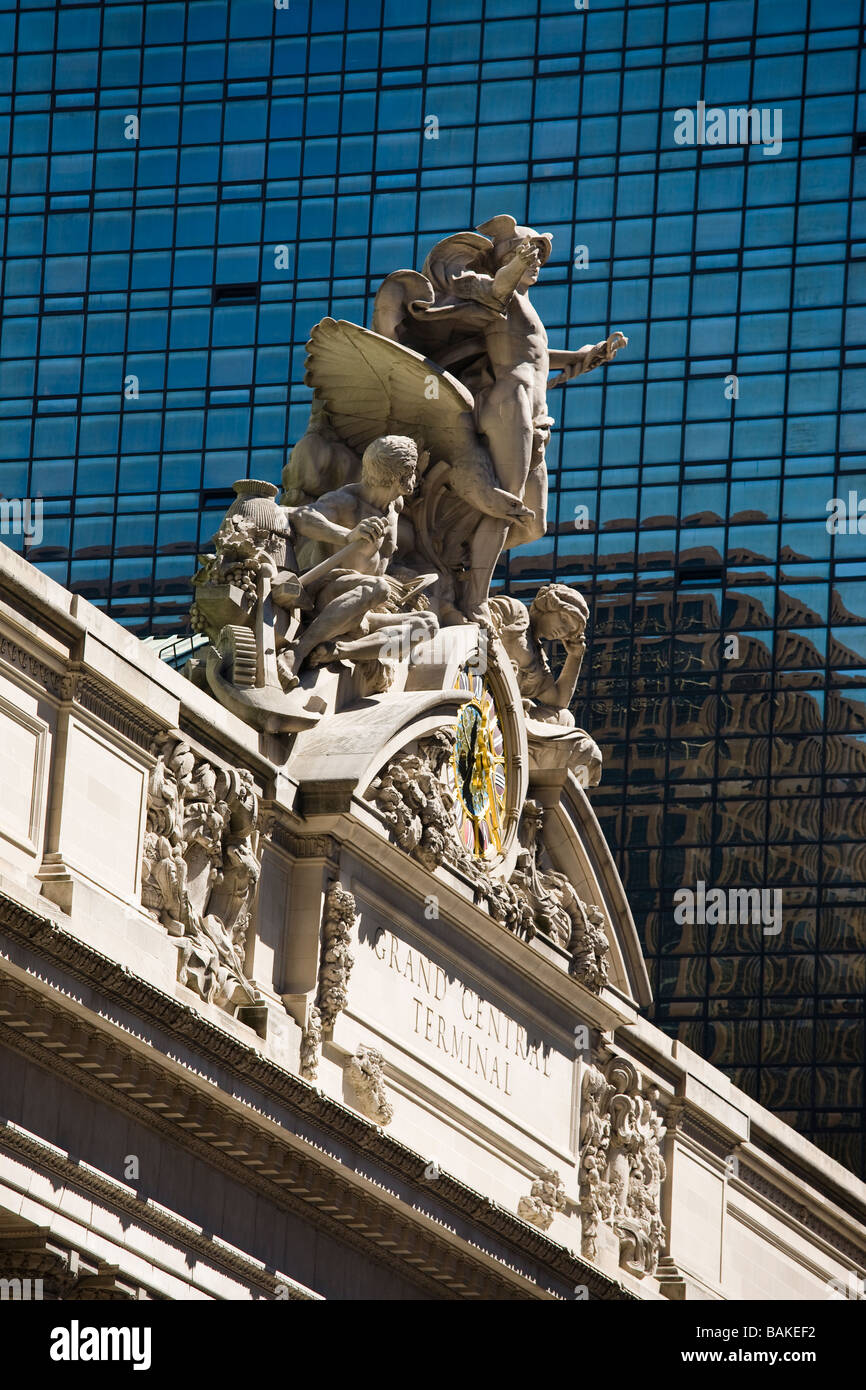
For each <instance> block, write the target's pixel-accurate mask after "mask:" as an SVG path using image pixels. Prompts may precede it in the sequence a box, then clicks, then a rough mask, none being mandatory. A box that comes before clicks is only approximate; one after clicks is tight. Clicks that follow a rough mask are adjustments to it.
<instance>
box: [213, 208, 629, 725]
mask: <svg viewBox="0 0 866 1390" xmlns="http://www.w3.org/2000/svg"><path fill="white" fill-rule="evenodd" d="M550 249H551V237H550V236H549V235H548V234H547V233H538V232H535V231H533V230H532V229H531V228H529V227H519V226H517V225H516V223H515V221H514V218H512V217H510V216H506V215H501V216H498V217H494V218H493V219H492V220H491V221H489V222H486V223H484V225H483V226H481V227H479V228H478V230H477V231H475V232H459V233H457V234H456V235H454V236H450V237H447V238H445V239H444V240H443V241H440V242H439V243H438V244H437V245H436V246H435V247H434V248H433V250H432V251H431V252H430V254H429V255H428V257H427V259H426V260H425V262H424V266H423V269H422V271H421V272H420V273H419V272H417V271H414V270H398V271H395V272H393V273H392V274H390V275H388V276H387V277H386V279H385V281H384V283H383V284H382V286H381V288H380V289H379V292H378V294H377V296H376V300H375V307H374V313H373V322H372V328H371V329H367V328H363V327H360V326H359V325H357V324H353V323H348V322H344V321H340V322H337V321H335V320H334V319H329V318H326V319H323V320H322V321H321V322H320V323H319V324H317V325H316V327H315V328H314V329H313V331H312V333H311V335H310V340H309V343H308V352H307V367H306V376H305V380H306V382H307V384H308V385H310V386H311V387H312V388H313V402H312V409H311V414H310V422H309V425H308V428H307V431H306V433H305V434H304V436H303V437H302V438H301V439H300V441H299V442H298V443H297V444H296V446H295V448H294V449H293V450H292V453H291V455H290V457H289V460H288V463H287V464H286V467H285V469H284V471H283V479H282V483H283V492H282V498H281V499H280V500H278V495H277V489H276V487H275V486H274V485H273V484H270V483H267V482H260V481H257V480H249V479H247V480H243V481H241V482H238V483H237V484H235V492H236V494H237V497H236V501H235V502H234V504H233V505H232V507H231V508H230V510H229V512H228V514H227V516H226V518H225V520H224V522H223V523H222V525H221V526H220V528H219V530H218V532H217V534H216V536H215V537H214V554H212V555H208V556H203V557H202V559H201V565H200V568H199V571H198V573H197V574H196V576H195V578H194V581H193V582H194V586H195V603H194V605H193V610H192V622H193V627H194V629H195V630H197V631H198V632H201V633H204V634H206V636H207V637H208V639H209V644H210V645H209V649H208V652H207V656H206V658H205V659H204V661H202V662H197V663H193V664H191V666H190V668H189V674H190V675H192V676H193V678H195V679H197V680H199V681H200V682H201V683H202V684H206V685H207V687H208V688H209V689H210V690H211V692H212V693H213V694H214V695H215V696H216V697H217V699H219V700H221V701H222V702H223V703H224V704H225V705H226V706H227V707H228V708H230V709H232V710H233V711H234V712H235V713H237V714H239V715H240V716H241V717H242V718H245V719H246V720H248V722H250V723H252V724H254V725H256V726H257V727H259V728H261V729H264V730H267V731H269V732H277V733H279V732H287V733H291V732H297V731H299V730H301V729H304V728H308V727H310V726H312V725H313V724H315V723H316V722H317V721H318V720H319V719H320V718H321V716H322V715H323V713H325V711H326V710H330V711H332V710H333V708H334V703H333V701H334V697H333V696H332V695H331V694H330V693H329V690H330V686H329V682H328V680H327V678H326V677H323V676H322V675H321V671H322V668H329V667H330V668H333V667H334V666H335V665H337V666H339V665H342V666H343V668H344V670H347V669H351V671H352V673H353V682H352V684H351V688H350V694H351V697H354V698H358V697H362V696H364V695H368V694H371V693H375V692H381V691H383V690H386V689H387V688H388V683H389V679H390V671H389V663H390V662H392V660H393V654H394V653H395V651H403V650H408V649H411V647H412V645H413V644H417V643H418V642H419V641H422V640H424V639H426V638H429V637H430V636H431V635H432V634H434V633H436V632H437V631H438V630H439V629H441V628H444V627H447V626H451V625H455V624H466V623H478V624H480V625H481V626H482V627H483V628H485V629H486V630H492V631H493V632H494V634H496V635H498V636H500V637H501V639H502V641H503V643H504V645H505V647H506V650H507V652H508V656H509V658H510V659H511V660H512V661H513V662H514V663H515V665H516V668H517V670H518V676H519V679H520V683H521V693H522V694H523V695H524V697H525V700H526V703H527V714H528V717H529V719H530V720H531V721H532V722H533V723H539V722H541V723H545V722H546V723H554V724H565V725H567V724H568V723H569V722H573V721H570V720H569V716H568V713H567V706H568V703H569V700H570V698H571V696H572V694H573V691H574V685H575V682H576V680H577V676H578V673H579V670H580V659H581V655H582V652H583V645H582V632H583V627H584V625H585V621H586V617H587V610H586V605H585V603H584V601H583V599H582V598H581V596H580V595H579V594H577V593H575V592H574V591H572V590H569V589H567V588H566V587H565V586H564V585H550V586H547V588H546V589H545V591H544V595H543V596H539V598H538V599H536V601H535V603H534V604H533V606H532V609H531V610H528V611H527V609H526V607H525V605H523V604H522V603H520V602H519V600H517V599H514V598H504V597H498V598H496V599H494V600H493V601H491V599H490V584H491V580H492V577H493V574H494V570H495V568H496V564H497V562H498V560H499V557H500V556H501V554H502V553H503V551H504V550H506V549H510V548H512V547H514V546H517V545H522V544H525V543H526V542H528V541H532V540H536V539H538V538H539V537H540V536H542V535H543V534H544V531H545V527H546V511H547V469H546V465H545V458H544V450H545V444H546V442H547V440H548V439H549V437H550V427H551V425H552V423H553V421H552V420H551V417H550V416H549V414H548V412H547V401H546V391H547V387H548V377H549V374H550V371H551V370H557V371H558V373H559V375H558V376H557V377H556V379H555V381H554V382H553V383H552V384H553V385H559V384H561V383H564V382H566V381H570V380H572V379H573V378H575V377H577V376H580V375H583V374H584V373H586V372H588V371H591V370H592V369H593V368H594V367H597V366H599V365H600V364H602V363H606V362H610V361H612V360H613V357H614V356H615V354H616V352H617V351H618V350H619V348H620V347H622V346H624V344H625V342H626V339H625V338H624V336H623V335H622V334H621V333H614V334H612V335H611V336H610V337H608V338H607V339H606V340H604V341H603V342H599V343H596V344H592V345H588V346H586V347H582V348H578V349H576V350H553V349H551V348H549V347H548V343H547V335H546V333H545V330H544V325H543V324H542V322H541V319H540V318H539V316H538V314H537V312H536V310H535V308H534V306H533V304H532V302H531V300H530V297H529V291H530V289H531V287H532V285H533V284H534V283H535V282H536V280H537V278H538V273H539V270H540V268H541V266H542V265H543V264H544V262H545V261H546V260H547V258H548V256H549V255H550ZM557 639H558V640H561V641H562V642H563V644H564V646H565V650H566V660H565V665H564V667H563V670H562V672H561V674H560V675H559V677H558V678H557V679H556V680H554V678H553V676H552V674H551V672H550V668H549V665H548V661H547V657H546V655H545V652H544V647H543V645H542V644H543V643H545V642H548V641H551V640H557ZM331 684H332V683H331ZM343 688H344V691H345V690H346V682H345V681H344V682H343ZM343 698H345V694H344V697H343Z"/></svg>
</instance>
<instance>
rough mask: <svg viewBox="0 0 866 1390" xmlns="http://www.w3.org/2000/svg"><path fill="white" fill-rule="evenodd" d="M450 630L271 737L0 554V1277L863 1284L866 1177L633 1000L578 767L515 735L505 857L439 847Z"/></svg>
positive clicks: (530, 1295) (809, 1295) (174, 1290)
mask: <svg viewBox="0 0 866 1390" xmlns="http://www.w3.org/2000/svg"><path fill="white" fill-rule="evenodd" d="M455 632H456V633H457V636H454V637H452V638H451V639H449V640H450V641H451V642H452V643H453V644H455V645H454V649H453V651H451V652H450V654H449V653H448V652H446V653H445V654H444V655H443V656H442V659H441V666H442V669H441V671H440V672H439V674H437V675H436V678H435V680H434V679H433V678H432V677H431V678H430V679H429V680H427V681H426V684H425V682H424V681H422V680H420V679H417V678H416V679H415V680H414V682H413V680H411V679H409V680H406V679H404V678H403V677H401V679H402V680H403V689H402V691H401V690H400V689H397V690H396V691H395V690H394V689H393V688H392V690H391V692H390V693H389V695H388V698H387V699H385V698H382V699H381V700H379V701H378V703H377V699H378V697H377V695H376V693H375V692H373V693H372V695H367V696H366V697H364V698H363V699H362V700H361V702H360V704H359V706H358V710H360V711H361V712H360V714H359V713H358V710H356V712H355V714H354V715H353V716H352V717H351V718H348V719H346V718H344V717H343V715H342V714H340V713H337V714H334V715H331V716H329V717H328V718H326V719H322V720H321V721H320V722H319V723H318V724H317V725H315V726H314V727H311V728H309V729H307V730H301V731H300V732H299V733H298V734H297V736H296V737H295V739H294V741H293V742H289V743H287V742H286V740H285V739H284V738H283V737H282V736H281V733H280V731H278V730H276V731H274V730H268V729H262V730H257V729H255V728H254V727H252V726H251V725H250V724H248V723H246V722H242V720H241V719H240V718H239V717H237V715H236V714H235V713H233V712H232V710H231V709H230V708H228V707H226V706H225V705H223V704H220V703H218V702H217V700H216V699H215V698H214V697H213V696H212V695H211V694H210V693H209V692H208V690H206V689H203V688H200V687H199V686H197V685H196V684H195V683H193V682H192V681H190V680H186V679H184V678H183V677H182V676H181V675H179V674H178V673H177V672H175V671H173V670H172V669H170V668H169V667H167V666H165V665H164V664H162V663H160V662H159V661H157V660H156V659H155V658H153V657H152V656H150V655H149V654H148V653H147V652H146V651H145V650H144V649H143V648H142V646H141V644H140V643H138V641H137V640H136V639H134V638H132V637H131V636H129V634H127V633H125V632H124V631H123V630H122V629H121V628H120V627H118V626H117V625H115V624H113V623H112V622H110V621H108V620H107V619H106V618H105V617H104V616H103V615H102V614H100V613H99V612H98V611H97V610H96V609H94V608H92V607H91V606H90V605H88V604H87V603H86V602H85V601H83V600H82V599H81V598H79V597H76V596H73V595H72V594H70V593H68V592H67V591H65V590H63V589H61V588H60V587H59V586H57V585H55V584H53V583H52V582H51V581H50V580H49V579H47V578H46V577H45V576H43V575H41V574H40V573H38V572H37V571H35V570H34V569H33V568H32V567H30V566H29V565H27V564H26V562H24V561H22V560H20V559H19V558H17V557H16V556H15V555H14V554H12V552H10V551H8V550H7V549H6V548H5V547H0V748H2V752H3V758H2V766H3V777H2V781H0V1049H2V1062H0V1277H4V1278H21V1279H22V1280H23V1279H27V1278H29V1279H31V1280H42V1288H43V1291H44V1293H43V1296H44V1297H46V1298H60V1299H71V1300H75V1299H87V1298H109V1299H119V1300H121V1299H132V1298H169V1299H186V1298H207V1299H224V1298H227V1299H286V1298H290V1299H293V1300H315V1299H320V1298H330V1299H335V1298H336V1299H341V1298H342V1299H351V1298H360V1297H367V1298H369V1297H374V1298H381V1299H386V1300H390V1299H398V1300H399V1299H418V1298H456V1299H482V1300H485V1299H499V1298H506V1299H510V1298H517V1299H564V1300H568V1299H574V1298H589V1299H590V1300H596V1299H605V1300H624V1301H628V1300H633V1299H660V1298H670V1299H677V1300H682V1299H689V1300H691V1299H696V1300H719V1299H742V1298H767V1299H771V1300H788V1299H823V1298H839V1297H858V1296H861V1294H862V1290H863V1287H864V1285H863V1281H864V1276H866V1187H864V1185H863V1184H862V1183H860V1182H858V1181H857V1180H856V1179H855V1178H853V1177H852V1176H851V1174H850V1173H848V1172H847V1171H845V1170H844V1169H842V1168H841V1167H839V1166H838V1165H837V1164H835V1163H834V1162H833V1161H832V1160H831V1159H829V1158H828V1157H826V1156H825V1155H823V1154H822V1153H820V1152H819V1151H818V1150H817V1149H815V1148H814V1147H813V1146H811V1145H810V1144H809V1143H807V1142H806V1141H804V1140H803V1139H801V1138H800V1136H799V1135H797V1134H796V1133H795V1132H794V1131H793V1130H791V1129H789V1128H787V1127H786V1126H785V1125H784V1124H782V1123H781V1122H780V1121H779V1120H778V1119H776V1118H775V1117H773V1116H771V1115H770V1114H769V1113H768V1112H766V1111H764V1110H763V1109H762V1108H761V1107H760V1106H759V1105H757V1104H756V1103H755V1102H753V1101H752V1100H751V1099H749V1098H748V1097H747V1096H745V1095H744V1094H743V1093H741V1092H739V1091H737V1090H736V1089H735V1088H734V1087H733V1086H732V1085H731V1084H730V1083H729V1082H728V1081H727V1080H726V1078H725V1077H724V1076H723V1075H721V1074H720V1073H719V1072H717V1071H716V1070H714V1068H713V1067H711V1066H710V1065H708V1064H707V1063H705V1062H704V1061H702V1060H701V1059H700V1058H699V1057H698V1056H697V1055H696V1054H695V1053H693V1052H691V1051H689V1049H687V1048H685V1047H683V1046H682V1045H681V1044H678V1043H676V1042H673V1041H671V1040H670V1039H669V1038H667V1037H666V1036H665V1035H664V1034H662V1033H661V1032H660V1031H658V1030H657V1029H656V1028H655V1027H653V1026H652V1025H650V1024H649V1023H648V1022H647V1021H646V1020H645V1019H644V1018H642V1017H641V1008H642V1007H644V1006H645V1005H646V1004H647V1002H648V999H649V991H648V982H647V976H646V971H645V968H644V965H643V961H642V958H641V953H640V949H639V946H638V942H637V937H636V933H635V930H634V924H633V922H632V920H631V916H630V913H629V910H628V904H627V902H626V899H625V895H624V893H623V890H622V886H621V884H620V882H619V878H618V875H617V873H616V869H615V866H614V864H613V861H612V859H611V857H610V854H609V851H608V849H607V846H606V844H605V841H604V839H603V837H602V835H601V833H600V830H599V827H598V823H597V821H596V819H595V816H594V815H593V812H592V807H591V802H590V797H589V796H588V795H587V783H586V779H581V778H580V777H579V776H578V775H577V774H576V772H575V771H574V769H573V767H569V766H567V765H566V766H556V765H555V763H554V765H552V766H551V765H545V761H544V758H542V757H533V756H532V755H531V748H530V744H529V742H528V740H527V734H526V731H525V729H524V731H523V733H522V735H521V734H520V731H519V729H517V728H516V729H515V733H514V736H513V741H512V748H513V758H514V764H515V765H514V769H513V770H514V776H515V778H516V781H517V785H518V787H519V792H520V797H519V800H520V805H521V806H522V808H523V810H522V814H521V819H520V823H519V825H518V824H516V823H515V825H514V826H513V827H512V830H513V834H512V835H511V841H510V842H509V843H510V847H509V849H508V854H509V855H510V856H511V863H510V872H509V877H508V878H507V880H497V879H496V878H495V876H492V875H490V874H488V873H486V871H485V869H484V867H483V866H482V867H480V868H479V865H478V863H477V861H473V859H472V856H471V855H470V856H467V855H466V853H465V852H461V847H460V843H459V840H458V839H456V838H455V835H454V822H453V820H449V816H448V808H449V800H448V797H449V793H448V789H447V783H446V782H444V781H442V780H441V778H439V776H438V773H439V772H440V771H441V763H442V761H443V759H444V758H446V757H447V756H450V754H449V753H448V747H447V745H443V744H442V730H443V729H444V728H447V725H448V721H449V720H450V721H451V722H452V723H453V721H454V720H455V719H456V718H457V715H458V713H459V709H460V701H459V700H458V699H457V698H456V696H455V693H454V681H453V675H454V670H456V669H457V667H458V666H459V664H460V663H462V662H465V660H466V658H467V655H468V654H471V653H469V647H470V646H471V643H472V641H473V640H474V637H475V636H476V635H477V629H476V628H475V627H473V625H472V624H467V625H465V626H463V627H460V628H458V629H455ZM461 634H462V635H461ZM467 644H468V645H467ZM449 663H450V665H449ZM515 682H516V676H515V675H514V672H513V671H512V669H511V667H510V665H509V663H508V662H507V661H503V663H502V688H503V690H504V691H505V692H506V693H507V692H508V691H509V690H510V691H511V692H512V695H513V699H514V703H515V708H519V706H520V699H521V696H520V690H519V688H517V686H516V685H515V684H514V683H515ZM341 721H342V722H341ZM529 722H530V723H531V721H529ZM326 726H327V727H326ZM531 733H532V730H531V729H530V734H531ZM440 755H441V756H440ZM527 808H528V809H527ZM503 885H504V886H503Z"/></svg>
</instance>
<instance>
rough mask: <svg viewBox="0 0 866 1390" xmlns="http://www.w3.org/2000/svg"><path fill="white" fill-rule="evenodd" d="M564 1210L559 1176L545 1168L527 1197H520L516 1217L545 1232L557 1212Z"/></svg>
mask: <svg viewBox="0 0 866 1390" xmlns="http://www.w3.org/2000/svg"><path fill="white" fill-rule="evenodd" d="M564 1210H565V1188H564V1187H563V1185H562V1179H561V1178H560V1176H559V1174H558V1173H556V1172H554V1171H553V1170H552V1169H549V1168H546V1169H544V1171H543V1172H542V1173H540V1174H539V1176H538V1177H537V1178H536V1180H535V1182H534V1183H533V1184H532V1187H531V1188H530V1190H529V1196H528V1197H521V1198H520V1201H519V1202H518V1204H517V1215H518V1216H519V1217H522V1219H523V1220H524V1221H528V1222H529V1224H530V1225H531V1226H537V1227H538V1229H539V1230H540V1231H546V1230H547V1229H548V1227H549V1226H550V1225H551V1224H552V1222H553V1218H554V1216H555V1215H556V1213H557V1212H558V1211H564Z"/></svg>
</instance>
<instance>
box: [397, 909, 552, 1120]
mask: <svg viewBox="0 0 866 1390" xmlns="http://www.w3.org/2000/svg"><path fill="white" fill-rule="evenodd" d="M373 952H374V954H375V956H376V958H377V960H379V961H381V962H382V964H383V965H384V966H385V968H386V969H387V970H390V971H392V972H393V973H394V974H395V975H398V976H399V977H400V978H401V979H402V980H403V981H404V982H405V985H406V993H407V996H408V1001H409V1003H410V1015H409V1026H410V1028H411V1031H412V1032H413V1033H414V1034H415V1036H416V1037H418V1038H420V1039H422V1040H423V1041H424V1043H425V1044H426V1045H427V1046H428V1047H431V1048H432V1049H434V1050H435V1051H436V1052H438V1053H444V1055H445V1056H446V1057H448V1058H450V1059H451V1060H452V1061H453V1062H456V1063H457V1065H458V1066H461V1067H464V1068H465V1069H466V1071H467V1072H468V1073H469V1074H470V1075H471V1076H473V1077H478V1078H479V1080H481V1081H485V1082H486V1083H487V1084H488V1085H489V1086H491V1087H492V1088H493V1089H494V1090H497V1091H500V1092H501V1093H502V1094H503V1095H505V1096H511V1095H512V1094H513V1091H514V1085H515V1081H516V1079H517V1077H516V1074H517V1072H519V1071H523V1072H524V1073H525V1072H526V1071H527V1070H531V1072H532V1075H533V1077H548V1078H549V1077H550V1074H551V1073H550V1050H549V1048H547V1047H546V1046H545V1044H544V1043H543V1042H541V1040H540V1039H537V1038H533V1037H532V1036H531V1034H530V1033H529V1032H528V1031H527V1029H526V1028H525V1027H524V1026H523V1025H522V1024H520V1023H518V1022H517V1021H516V1020H515V1019H514V1018H512V1017H511V1016H510V1015H509V1014H507V1013H505V1012H504V1011H503V1010H502V1009H499V1008H497V1007H496V1006H495V1005H494V1004H492V1003H491V1002H490V1001H489V1000H488V999H485V998H484V997H483V995H481V994H479V993H477V992H476V991H475V990H473V989H471V988H470V987H469V986H468V985H466V984H465V983H464V982H463V981H462V980H458V979H455V978H454V977H453V976H449V975H448V974H447V973H446V971H445V970H444V969H443V968H442V966H441V965H437V964H436V963H435V961H431V960H430V959H429V957H427V956H425V955H423V954H422V952H421V951H419V950H417V949H414V948H412V947H410V946H408V945H407V944H406V942H405V941H401V940H400V938H399V937H397V936H395V935H394V934H393V933H392V932H389V931H387V930H386V928H384V927H379V928H378V930H377V931H376V935H375V937H374V940H373Z"/></svg>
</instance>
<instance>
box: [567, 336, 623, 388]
mask: <svg viewBox="0 0 866 1390" xmlns="http://www.w3.org/2000/svg"><path fill="white" fill-rule="evenodd" d="M627 343H628V338H627V337H626V336H625V334H624V333H619V332H617V333H611V335H610V337H609V338H605V339H603V340H602V342H600V343H586V344H585V346H584V347H581V348H575V349H574V350H573V351H571V350H569V349H568V348H551V350H550V353H549V356H550V367H551V371H557V370H559V376H558V377H555V378H554V380H553V381H551V382H548V385H549V386H564V385H565V383H566V382H567V381H573V380H574V378H575V377H577V376H583V375H584V374H585V373H586V372H591V371H593V370H594V368H596V367H601V366H604V365H605V364H606V363H608V362H612V361H613V359H614V358H615V357H616V354H617V353H618V352H619V350H620V348H623V347H625V346H626V344H627Z"/></svg>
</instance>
